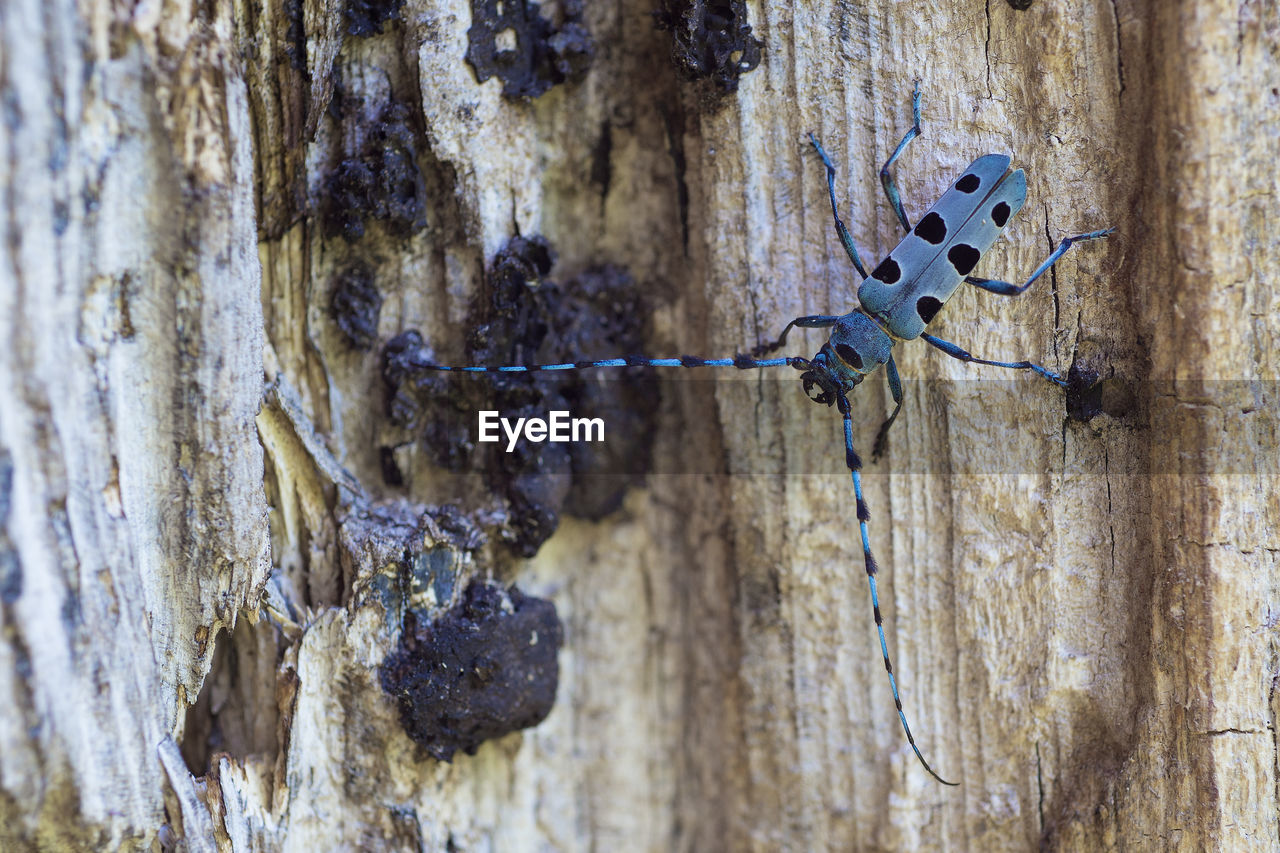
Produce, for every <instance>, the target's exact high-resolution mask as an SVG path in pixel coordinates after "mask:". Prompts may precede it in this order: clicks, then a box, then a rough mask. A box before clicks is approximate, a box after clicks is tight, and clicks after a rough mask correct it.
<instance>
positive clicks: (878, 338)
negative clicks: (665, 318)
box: [414, 84, 1114, 785]
mask: <svg viewBox="0 0 1280 853" xmlns="http://www.w3.org/2000/svg"><path fill="white" fill-rule="evenodd" d="M912 118H913V119H914V122H913V125H912V127H911V129H910V130H909V131H907V133H906V134H905V135H904V136H903V137H902V140H901V141H900V142H899V143H898V147H897V148H896V149H895V150H894V152H893V155H892V156H891V157H889V159H888V160H887V161H885V164H884V166H882V167H881V168H880V182H881V184H882V185H883V187H884V191H885V195H886V196H888V199H889V203H890V205H892V207H893V211H894V213H895V214H897V217H898V221H899V222H901V223H902V227H903V228H904V229H905V230H906V231H907V236H906V237H904V238H903V239H902V242H900V243H899V244H898V245H897V247H896V248H895V249H894V250H893V251H892V252H890V253H889V257H887V258H885V260H883V261H882V262H881V263H880V265H879V266H877V267H876V268H875V269H874V270H872V272H871V274H870V275H868V274H867V271H866V269H865V268H864V267H863V265H862V259H861V258H860V257H859V255H858V250H857V248H856V247H855V246H854V243H853V238H852V237H850V236H849V230H848V228H846V227H845V224H844V222H843V221H842V220H841V219H840V212H839V210H838V208H837V206H836V193H835V176H836V169H835V166H834V165H833V164H832V162H831V158H830V157H828V156H827V152H826V151H825V150H823V148H822V146H821V145H820V144H819V143H818V140H817V139H816V138H815V137H814V135H813V134H812V133H811V134H809V141H810V142H812V143H813V147H814V148H815V149H816V150H817V152H818V155H819V156H820V157H821V158H822V162H823V165H824V166H826V170H827V194H828V196H829V197H830V199H831V214H832V217H833V218H834V219H835V227H836V233H837V234H838V235H839V237H840V243H841V245H843V246H844V250H845V252H846V253H847V254H848V256H849V260H851V261H852V262H853V266H854V267H855V268H856V269H857V270H858V274H859V275H861V276H862V283H861V284H860V285H858V302H859V307H857V308H855V309H854V310H852V311H850V312H849V313H847V314H842V315H833V314H815V315H811V316H807V317H797V318H796V319H794V320H792V321H791V322H790V323H788V324H787V326H786V328H785V329H783V331H782V334H781V335H780V336H779V337H778V339H777V340H775V341H773V342H771V343H767V344H762V345H760V346H757V347H756V348H755V349H753V350H752V351H751V353H750V354H741V353H740V354H738V355H735V356H733V357H732V358H695V357H693V356H687V355H683V356H680V357H679V358H643V357H638V356H628V357H625V358H609V359H602V360H597V361H575V362H568V363H564V364H538V365H507V366H501V367H457V366H446V365H440V364H433V363H430V362H429V360H428V359H429V356H428V355H427V353H426V352H425V351H424V352H423V353H422V354H421V356H420V357H418V358H415V360H414V361H415V366H417V367H421V368H423V369H427V370H441V371H451V372H458V373H524V372H529V371H541V370H579V369H583V368H591V367H737V368H739V369H744V370H745V369H752V368H758V367H781V366H789V367H793V368H795V369H796V370H799V371H803V373H802V375H801V377H800V379H801V381H802V383H803V385H804V391H805V394H806V395H807V396H808V397H809V398H810V399H811V400H813V401H815V402H817V403H822V404H825V405H827V406H831V405H835V406H836V407H837V408H838V409H839V411H840V415H841V417H842V418H843V421H844V451H845V463H846V464H847V465H848V467H849V472H850V474H851V476H852V478H853V491H854V496H855V497H856V499H857V509H858V526H859V528H860V529H861V534H862V559H863V564H864V566H865V567H866V572H867V581H868V583H869V585H870V588H871V610H872V613H873V615H874V617H875V623H876V632H877V633H878V635H879V638H880V654H881V655H882V656H883V657H884V668H885V671H886V672H887V673H888V676H889V689H890V691H891V692H892V693H893V704H894V706H895V707H896V708H897V711H898V719H899V721H900V722H901V723H902V730H903V732H904V733H905V734H906V736H907V742H908V743H909V744H910V745H911V749H912V751H913V752H914V753H915V755H916V758H917V759H919V761H920V764H921V765H923V767H924V769H925V770H927V771H928V772H929V775H930V776H932V777H933V778H934V779H936V780H938V781H939V782H941V783H942V784H944V785H954V784H956V783H954V782H948V781H946V780H945V779H943V778H942V777H941V776H939V775H938V774H937V773H935V772H934V770H933V768H932V767H930V766H929V762H927V761H925V759H924V756H923V755H922V754H921V752H920V748H919V747H918V746H916V742H915V738H914V737H913V736H912V734H911V727H910V726H908V725H907V716H906V714H905V713H904V712H903V710H902V699H901V697H900V696H899V694H898V683H897V680H896V679H895V677H894V674H893V665H892V663H890V660H889V646H888V644H887V643H886V642H885V637H884V619H883V618H882V617H881V615H880V596H879V593H878V591H877V588H876V572H877V567H876V561H875V557H873V556H872V553H871V541H870V538H869V537H868V535H867V521H868V520H869V519H870V517H871V514H870V512H869V511H868V509H867V504H866V501H865V500H863V497H862V475H861V469H862V460H861V458H860V457H859V456H858V453H857V452H856V451H855V450H854V449H853V420H852V416H851V407H850V405H849V397H848V394H849V392H850V391H851V390H853V388H854V386H856V385H858V383H860V382H862V380H863V379H865V378H866V377H867V376H869V375H870V374H872V373H874V372H875V371H876V369H877V368H879V367H880V366H881V365H884V367H885V370H886V373H887V376H888V381H889V391H890V393H891V394H892V395H893V402H894V406H893V411H892V413H890V415H889V417H888V418H887V419H886V420H885V421H884V423H883V424H882V425H881V426H880V430H879V432H878V433H877V435H876V441H875V445H874V450H873V457H875V458H878V457H879V456H880V454H881V453H882V451H883V450H884V446H885V440H886V437H887V434H888V430H889V427H890V426H891V425H892V424H893V422H894V420H895V419H896V418H897V417H898V412H899V410H900V409H901V408H902V380H901V379H900V378H899V376H898V367H897V365H896V364H895V363H894V361H893V347H894V344H896V343H898V342H899V341H909V340H912V339H913V338H923V339H924V340H925V342H926V343H928V344H929V345H931V346H933V347H936V348H937V349H940V350H942V352H944V353H946V354H947V355H949V356H951V357H952V358H956V359H959V360H960V361H964V362H970V363H973V364H989V365H992V366H994V367H1007V368H1010V369H1013V370H1030V371H1032V372H1034V373H1037V374H1039V375H1040V376H1043V377H1044V378H1045V379H1047V380H1049V381H1050V382H1053V383H1054V384H1056V385H1059V386H1062V387H1064V388H1065V387H1066V385H1067V383H1066V382H1065V381H1064V380H1063V379H1062V377H1060V376H1058V375H1057V374H1056V373H1054V372H1053V371H1051V370H1049V369H1048V368H1045V367H1042V366H1041V365H1039V364H1035V363H1033V362H1030V361H988V360H987V359H982V358H976V357H974V356H972V355H970V354H969V353H968V352H965V351H964V350H963V349H961V348H960V347H958V346H956V345H955V344H953V343H950V342H948V341H944V340H942V339H940V338H936V337H934V336H933V335H930V334H928V333H927V332H925V327H926V326H928V324H929V323H930V321H932V320H933V318H934V317H935V316H936V315H937V313H938V311H939V310H940V309H941V308H942V306H943V305H944V304H945V303H946V301H947V300H948V299H949V298H950V297H951V294H952V293H954V292H955V290H956V288H958V287H959V286H960V284H961V282H967V283H969V284H972V285H974V286H976V287H979V288H982V289H983V290H986V291H989V292H990V293H995V294H999V295H1001V296H1014V295H1017V294H1019V293H1022V292H1023V291H1024V290H1026V289H1027V288H1028V287H1030V286H1031V285H1032V283H1034V282H1035V280H1036V279H1038V278H1039V277H1040V276H1041V275H1043V274H1044V273H1045V271H1046V270H1048V269H1049V268H1050V267H1052V266H1053V265H1054V263H1056V262H1057V261H1058V259H1059V258H1061V257H1062V256H1063V254H1065V253H1066V251H1067V249H1069V248H1071V246H1072V245H1073V244H1074V243H1077V242H1080V241H1083V240H1092V239H1095V238H1098V237H1104V236H1106V235H1107V234H1110V233H1111V232H1112V231H1113V230H1114V229H1111V228H1108V229H1104V230H1101V231H1091V232H1089V233H1087V234H1078V235H1076V236H1073V237H1067V238H1065V239H1063V241H1062V242H1061V243H1059V244H1058V247H1057V248H1056V249H1055V250H1054V251H1053V253H1052V254H1050V255H1049V257H1048V258H1046V259H1045V261H1044V262H1043V263H1042V264H1040V266H1038V267H1036V269H1035V271H1034V272H1033V273H1031V276H1030V277H1029V278H1028V279H1027V280H1026V281H1025V282H1024V283H1023V284H1020V285H1018V284H1012V283H1010V282H1007V281H997V280H993V279H986V278H977V277H975V276H971V275H969V273H970V272H971V271H972V270H973V268H974V266H976V265H977V263H978V260H979V259H980V258H981V257H982V255H983V253H984V252H986V251H987V249H989V248H991V245H992V244H993V243H995V241H996V238H997V237H999V236H1000V232H1001V231H1002V230H1004V227H1005V225H1006V224H1007V223H1008V221H1009V219H1010V218H1011V217H1012V216H1013V215H1014V214H1015V213H1017V212H1018V211H1019V210H1020V209H1021V208H1022V205H1023V202H1024V201H1026V197H1027V178H1026V175H1025V174H1023V172H1022V170H1021V169H1016V170H1013V171H1009V163H1010V159H1009V157H1008V156H1006V155H1004V154H987V155H985V156H982V157H979V158H978V159H977V160H974V161H973V162H972V163H970V164H969V167H968V168H967V169H965V170H964V172H963V173H962V174H961V175H960V177H959V178H957V179H956V181H955V183H953V184H952V185H951V187H950V188H949V189H948V190H947V191H946V192H945V193H943V194H942V198H940V199H938V201H937V203H936V204H934V205H933V207H931V208H929V211H928V213H926V214H925V215H924V216H923V217H922V218H921V219H920V221H919V222H917V223H916V225H915V227H914V228H913V227H912V226H911V222H910V220H909V219H908V218H907V214H906V211H905V210H904V209H903V207H902V201H901V198H900V197H899V194H898V188H897V185H896V183H895V182H894V179H893V176H892V175H891V174H890V172H889V168H890V167H891V166H892V165H893V164H894V162H895V161H896V160H897V159H898V157H900V156H901V155H902V152H903V150H904V149H905V148H906V147H907V144H908V143H910V142H911V140H912V139H914V138H916V137H917V136H919V135H920V88H919V85H918V84H917V86H916V89H915V91H914V93H913V95H912ZM796 327H800V328H805V329H815V328H830V329H831V334H830V337H829V338H828V340H827V342H826V343H825V344H823V345H822V349H821V350H819V351H818V354H817V355H815V356H814V357H813V358H811V359H806V358H801V357H799V356H790V357H786V358H762V356H764V355H767V354H768V353H770V352H773V351H774V350H777V349H780V348H781V347H782V346H783V345H784V344H785V343H786V339H787V333H788V332H790V331H791V330H792V329H793V328H796Z"/></svg>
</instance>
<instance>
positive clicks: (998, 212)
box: [991, 201, 1009, 228]
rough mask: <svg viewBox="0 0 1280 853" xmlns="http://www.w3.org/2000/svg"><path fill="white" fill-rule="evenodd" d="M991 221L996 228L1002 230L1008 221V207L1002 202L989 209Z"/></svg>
mask: <svg viewBox="0 0 1280 853" xmlns="http://www.w3.org/2000/svg"><path fill="white" fill-rule="evenodd" d="M991 221H992V222H994V223H995V224H996V227H997V228H1003V227H1004V224H1005V223H1006V222H1008V221H1009V205H1008V204H1006V203H1005V202H1003V201H1002V202H1000V203H999V204H997V205H996V206H995V207H993V208H991Z"/></svg>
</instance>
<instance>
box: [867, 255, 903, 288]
mask: <svg viewBox="0 0 1280 853" xmlns="http://www.w3.org/2000/svg"><path fill="white" fill-rule="evenodd" d="M871 277H872V278H874V279H876V280H877V281H883V282H884V283H885V284H897V283H898V280H899V279H900V278H902V267H900V266H898V262H897V261H895V260H894V259H893V258H885V259H884V260H883V261H881V262H880V266H878V267H876V268H875V271H874V272H872V273H871Z"/></svg>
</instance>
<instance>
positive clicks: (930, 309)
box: [916, 296, 942, 326]
mask: <svg viewBox="0 0 1280 853" xmlns="http://www.w3.org/2000/svg"><path fill="white" fill-rule="evenodd" d="M941 309H942V302H941V301H940V300H938V299H934V298H933V297H932V296H921V297H920V298H919V299H917V300H916V313H917V314H919V315H920V319H921V320H924V322H925V325H926V326H927V325H928V324H929V323H931V322H932V321H933V318H934V316H935V315H937V313H938V311H939V310H941Z"/></svg>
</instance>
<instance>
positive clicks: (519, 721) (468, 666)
mask: <svg viewBox="0 0 1280 853" xmlns="http://www.w3.org/2000/svg"><path fill="white" fill-rule="evenodd" d="M406 621H407V623H408V624H406V627H405V631H404V635H403V637H402V641H401V646H400V648H399V649H397V650H396V651H395V652H393V653H392V654H391V655H390V656H388V658H387V660H386V662H385V663H384V664H383V666H382V688H383V690H385V691H386V692H387V693H388V694H390V695H391V696H394V697H395V699H396V701H397V703H398V704H399V707H400V721H401V723H402V724H403V725H404V729H405V732H406V733H407V734H408V735H409V737H410V738H412V739H413V740H414V741H415V742H416V743H418V744H420V745H421V746H422V747H423V748H424V749H425V750H426V751H427V753H428V754H430V755H431V756H432V757H434V758H436V759H438V760H440V761H450V760H452V758H453V755H454V753H455V752H457V751H458V750H459V749H461V750H462V751H464V752H466V753H468V754H474V753H475V751H476V749H477V748H478V747H479V746H480V744H482V743H483V742H484V741H486V740H490V739H491V738H496V737H502V736H503V735H505V734H508V733H510V732H514V731H517V730H518V729H526V728H529V727H531V726H536V725H537V724H538V723H540V722H542V721H543V720H544V719H546V716H547V714H548V713H550V712H551V707H552V705H553V704H554V703H555V698H556V687H557V684H558V682H559V678H560V668H559V664H558V662H557V659H556V654H557V652H558V651H559V649H560V644H561V639H562V629H561V626H560V619H559V618H558V617H557V616H556V608H555V605H554V604H553V603H551V602H550V601H547V600H545V599H541V598H534V597H532V596H528V595H525V594H523V593H522V592H520V590H518V589H516V588H515V587H512V588H511V589H510V590H503V589H502V588H501V587H499V586H495V585H492V584H487V583H481V582H475V583H472V584H471V586H469V587H468V588H467V589H466V591H465V592H464V593H463V596H462V601H461V602H459V604H458V605H457V606H456V607H454V608H453V609H452V610H449V611H447V612H446V613H445V614H444V615H442V616H441V617H440V618H438V619H436V620H435V621H434V622H431V623H428V624H424V625H420V624H416V619H415V617H414V614H413V613H412V612H411V613H410V614H409V616H408V617H407V620H406Z"/></svg>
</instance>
